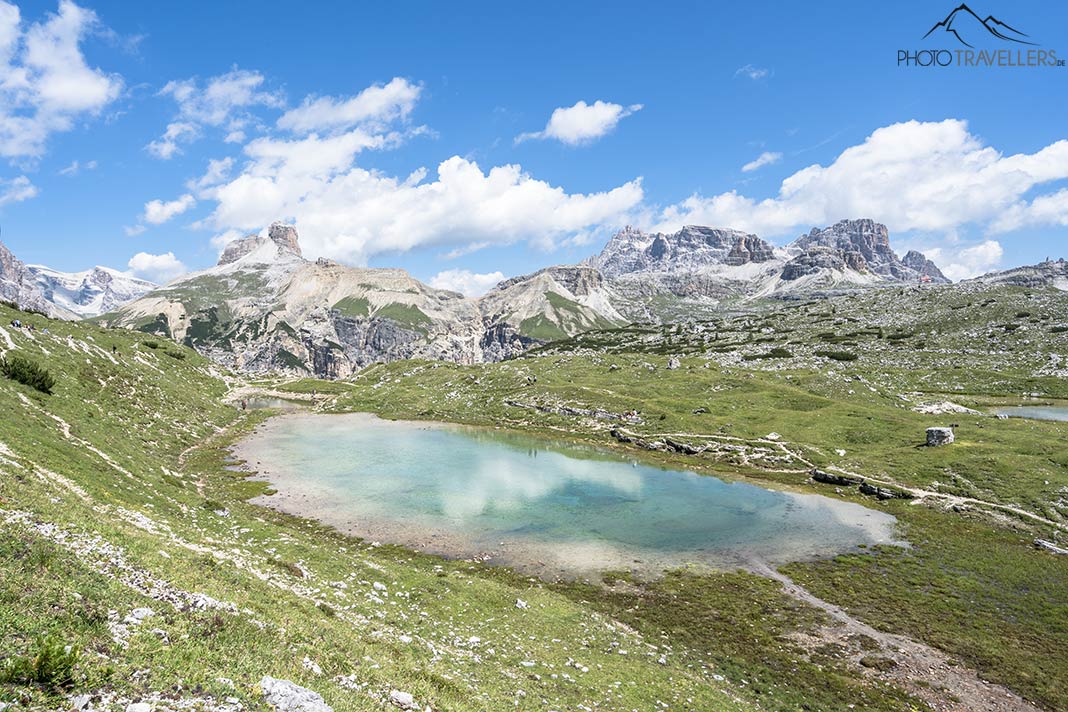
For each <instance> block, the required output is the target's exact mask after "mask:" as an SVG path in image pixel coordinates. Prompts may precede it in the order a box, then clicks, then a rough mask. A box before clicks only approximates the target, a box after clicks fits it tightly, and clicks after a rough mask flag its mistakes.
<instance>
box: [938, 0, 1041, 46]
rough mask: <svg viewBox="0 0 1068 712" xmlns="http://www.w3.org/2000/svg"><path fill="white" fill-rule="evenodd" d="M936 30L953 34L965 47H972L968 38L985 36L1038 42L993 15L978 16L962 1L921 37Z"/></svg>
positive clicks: (1009, 40) (973, 40) (972, 39)
mask: <svg viewBox="0 0 1068 712" xmlns="http://www.w3.org/2000/svg"><path fill="white" fill-rule="evenodd" d="M938 30H942V31H943V32H948V33H949V34H951V35H953V36H954V37H956V38H957V41H958V42H960V43H961V44H962V45H964V46H965V47H973V45H972V43H971V42H969V41H968V40H971V41H972V42H976V41H978V39H981V38H984V37H987V36H993V37H996V38H997V39H999V40H1003V41H1005V42H1017V43H1019V44H1026V45H1036V46H1037V44H1038V43H1036V42H1032V41H1030V37H1029V36H1028V35H1027V34H1026V33H1024V32H1020V31H1019V30H1017V29H1016V28H1014V27H1012V26H1010V25H1008V24H1006V23H1004V22H1002V21H1001V20H999V19H998V18H996V17H994V16H993V15H987V16H986V18H985V19H983V18H980V17H979V15H977V14H976V13H975V12H974V11H973V10H972V9H971V8H970V7H968V6H967V5H965V4H964V3H961V4H960V5H959V6H957V7H955V8H953V11H952V12H950V13H949V14H948V15H946V18H945V19H944V20H942V21H941V22H936V23H935V24H934V27H932V28H931V29H929V30H928V31H927V34H926V35H924V36H923V38H924V39H927V38H928V37H930V36H931V35H932V34H933V33H934V32H936V31H938Z"/></svg>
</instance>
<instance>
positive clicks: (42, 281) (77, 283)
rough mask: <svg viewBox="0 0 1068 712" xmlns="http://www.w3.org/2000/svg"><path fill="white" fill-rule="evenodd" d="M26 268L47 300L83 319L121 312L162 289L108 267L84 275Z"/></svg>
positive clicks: (86, 271) (89, 270)
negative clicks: (146, 295)
mask: <svg viewBox="0 0 1068 712" xmlns="http://www.w3.org/2000/svg"><path fill="white" fill-rule="evenodd" d="M26 269H27V270H28V271H29V273H30V275H31V276H32V277H33V280H34V281H35V282H36V284H37V286H38V287H39V288H40V290H41V293H42V295H43V296H44V298H45V299H46V300H48V301H49V302H51V303H52V304H53V305H55V306H56V307H58V308H60V309H62V310H65V311H66V312H69V313H70V314H73V315H75V317H80V318H83V317H90V316H97V315H98V314H103V313H104V312H109V311H112V310H114V309H118V308H119V307H121V306H122V305H123V304H127V303H129V302H132V301H133V300H135V299H137V298H139V297H141V296H143V295H145V294H147V293H149V292H151V291H152V290H153V289H156V288H157V287H158V286H159V285H157V284H155V283H153V282H149V281H147V280H144V279H138V278H136V277H133V276H131V275H129V274H126V273H125V272H119V271H118V270H114V269H110V268H108V267H99V266H97V267H93V268H92V269H88V270H85V271H84V272H60V271H59V270H54V269H51V268H49V267H45V266H43V265H28V266H27V268H26Z"/></svg>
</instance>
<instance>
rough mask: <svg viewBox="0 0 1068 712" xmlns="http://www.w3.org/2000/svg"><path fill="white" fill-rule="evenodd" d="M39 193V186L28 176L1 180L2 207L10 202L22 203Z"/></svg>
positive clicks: (0, 195) (0, 203)
mask: <svg viewBox="0 0 1068 712" xmlns="http://www.w3.org/2000/svg"><path fill="white" fill-rule="evenodd" d="M35 195H37V186H35V185H34V184H33V183H31V182H30V179H29V178H27V177H26V176H19V177H18V178H12V179H11V180H0V207H2V206H4V205H7V204H8V203H20V202H22V201H23V200H29V199H30V198H32V197H34V196H35Z"/></svg>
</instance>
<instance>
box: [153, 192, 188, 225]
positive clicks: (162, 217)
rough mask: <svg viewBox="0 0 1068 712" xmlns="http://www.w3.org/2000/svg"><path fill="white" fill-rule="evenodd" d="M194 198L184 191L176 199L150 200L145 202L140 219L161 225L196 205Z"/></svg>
mask: <svg viewBox="0 0 1068 712" xmlns="http://www.w3.org/2000/svg"><path fill="white" fill-rule="evenodd" d="M196 202H197V201H196V200H195V199H194V198H193V196H192V195H190V194H188V193H186V194H185V195H183V196H181V197H180V198H178V199H176V200H170V201H166V202H164V201H162V200H150V201H148V202H147V203H145V211H144V213H142V218H141V219H142V220H144V222H147V223H149V224H152V225H162V224H163V223H165V222H167V221H168V220H171V219H172V218H175V217H177V216H179V215H181V214H182V213H184V212H185V211H186V210H189V209H190V208H191V207H193V206H194V205H196Z"/></svg>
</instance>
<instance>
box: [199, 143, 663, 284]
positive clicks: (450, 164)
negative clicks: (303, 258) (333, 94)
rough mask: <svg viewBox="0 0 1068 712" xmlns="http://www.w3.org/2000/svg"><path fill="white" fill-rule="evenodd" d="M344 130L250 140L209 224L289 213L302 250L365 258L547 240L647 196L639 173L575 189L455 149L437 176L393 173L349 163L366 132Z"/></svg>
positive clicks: (231, 226) (258, 222) (232, 225)
mask: <svg viewBox="0 0 1068 712" xmlns="http://www.w3.org/2000/svg"><path fill="white" fill-rule="evenodd" d="M347 136H348V134H343V135H342V136H341V137H337V139H318V138H314V141H311V142H309V140H305V141H297V142H291V143H288V144H287V142H279V141H271V142H269V144H265V143H259V144H258V143H256V142H254V143H253V144H250V145H249V146H248V147H246V152H247V153H248V154H249V155H250V156H252V157H253V160H252V161H251V162H250V163H249V165H248V166H246V168H245V170H244V171H243V172H242V173H241V175H239V176H237V177H236V178H234V179H233V180H231V181H229V182H227V183H224V184H222V185H220V186H218V187H217V188H214V189H213V190H212V191H211V194H212V197H213V199H214V200H215V201H217V205H216V208H215V210H214V212H213V213H212V215H211V216H210V217H209V218H208V219H207V220H206V221H205V222H204V224H205V225H208V226H210V227H214V228H216V229H220V230H228V231H248V230H258V229H260V228H261V227H262V226H264V225H266V224H268V223H270V222H271V221H272V220H275V219H277V218H278V217H279V216H281V215H285V216H292V217H293V218H295V219H296V224H297V228H298V229H299V230H300V235H301V244H302V246H303V247H304V249H305V252H306V253H308V254H310V255H313V256H325V257H331V258H334V259H338V260H342V261H346V262H351V263H357V264H362V263H365V262H366V260H367V259H368V257H370V256H372V255H375V254H380V253H383V252H403V251H407V250H411V249H413V248H416V247H422V246H431V245H433V246H450V247H466V246H472V245H477V246H487V245H490V244H510V243H514V242H519V241H523V240H526V241H529V242H531V243H533V244H535V245H537V246H539V247H542V248H546V249H548V248H551V247H553V246H554V245H555V244H556V243H557V241H558V240H561V239H566V238H568V237H569V236H571V235H573V234H574V233H577V232H580V231H584V230H591V229H596V228H601V227H604V228H605V229H608V228H614V227H615V226H616V225H617V224H622V222H624V221H625V219H626V215H627V212H628V211H630V210H631V209H633V208H634V207H635V206H637V205H638V204H639V203H640V202H641V200H642V197H643V193H642V188H641V181H640V179H638V180H634V181H631V182H629V183H625V184H623V185H621V186H619V187H617V188H615V189H612V190H609V191H605V192H601V193H590V194H569V193H567V192H565V191H564V190H563V189H562V188H559V187H556V186H552V185H550V184H548V183H546V182H544V181H540V180H537V179H535V178H533V177H531V176H530V175H528V174H526V173H524V172H523V170H522V169H521V168H520V167H519V166H515V165H505V166H497V167H494V168H491V169H489V170H488V171H486V172H483V170H482V169H481V168H480V167H479V166H478V165H477V164H476V163H474V162H472V161H469V160H467V159H464V158H460V157H459V156H453V157H452V158H449V159H447V160H445V161H442V162H441V164H440V165H439V166H438V168H437V175H436V177H435V178H434V179H432V180H427V175H428V172H427V171H426V170H425V169H420V170H418V171H415V172H414V173H412V174H411V175H410V176H408V177H407V178H404V179H400V178H395V177H391V176H387V175H383V174H382V173H379V172H377V171H369V170H366V169H364V168H360V167H358V166H356V165H353V164H352V163H351V159H352V157H353V156H354V155H355V153H356V151H357V150H359V147H360V146H362V145H363V144H364V143H366V141H364V140H363V138H362V137H359V136H357V137H355V139H353V138H349V139H346V140H345V141H341V139H345V138H346V137H347ZM335 141H337V142H338V143H341V144H347V145H346V146H345V147H344V150H343V151H332V150H329V147H330V146H332V145H334V142H335ZM345 150H347V151H349V153H348V154H345V153H344V151H345ZM342 159H347V160H342ZM230 234H234V233H233V232H231V233H230Z"/></svg>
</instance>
